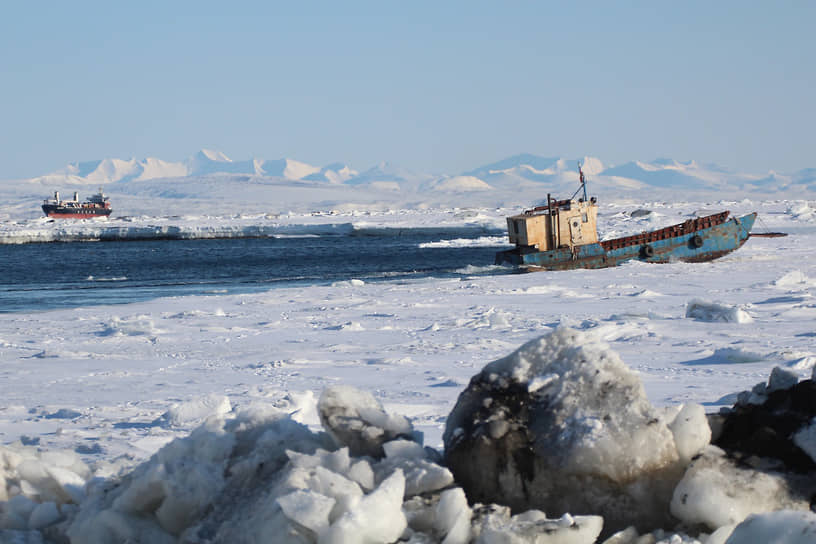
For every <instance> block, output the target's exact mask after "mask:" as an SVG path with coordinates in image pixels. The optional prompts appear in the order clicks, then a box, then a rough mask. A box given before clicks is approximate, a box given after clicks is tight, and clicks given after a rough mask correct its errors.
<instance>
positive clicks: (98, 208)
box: [42, 187, 113, 219]
mask: <svg viewBox="0 0 816 544" xmlns="http://www.w3.org/2000/svg"><path fill="white" fill-rule="evenodd" d="M42 210H43V212H45V215H47V216H48V217H54V218H57V219H91V218H94V217H107V216H109V215H110V214H111V212H112V211H113V210H112V209H111V204H110V200H109V199H108V197H107V196H105V194H104V193H103V192H102V187H100V188H99V192H98V193H97V194H95V195H92V196H91V197H90V198H89V199H88V200H86V201H85V202H80V201H79V193H77V192H74V199H73V200H60V196H59V191H54V198H48V199H46V200H45V201H43V205H42Z"/></svg>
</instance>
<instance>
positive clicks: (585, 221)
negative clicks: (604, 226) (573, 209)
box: [581, 214, 589, 223]
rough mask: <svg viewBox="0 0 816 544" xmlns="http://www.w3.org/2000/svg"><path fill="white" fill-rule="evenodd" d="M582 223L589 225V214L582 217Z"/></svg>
mask: <svg viewBox="0 0 816 544" xmlns="http://www.w3.org/2000/svg"><path fill="white" fill-rule="evenodd" d="M581 221H583V222H584V223H589V216H588V215H587V214H584V215H582V216H581Z"/></svg>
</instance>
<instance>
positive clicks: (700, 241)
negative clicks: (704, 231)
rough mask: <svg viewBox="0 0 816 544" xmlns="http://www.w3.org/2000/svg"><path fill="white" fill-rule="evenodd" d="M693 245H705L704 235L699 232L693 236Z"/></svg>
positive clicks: (695, 246)
mask: <svg viewBox="0 0 816 544" xmlns="http://www.w3.org/2000/svg"><path fill="white" fill-rule="evenodd" d="M691 247H694V248H697V247H703V237H702V236H700V235H699V234H695V235H694V236H692V237H691Z"/></svg>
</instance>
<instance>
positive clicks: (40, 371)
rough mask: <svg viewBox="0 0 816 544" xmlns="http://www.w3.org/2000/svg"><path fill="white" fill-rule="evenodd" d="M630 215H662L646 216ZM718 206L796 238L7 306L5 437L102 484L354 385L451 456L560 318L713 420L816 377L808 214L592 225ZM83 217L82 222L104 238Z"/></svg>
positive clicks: (619, 227) (493, 218) (660, 398)
mask: <svg viewBox="0 0 816 544" xmlns="http://www.w3.org/2000/svg"><path fill="white" fill-rule="evenodd" d="M635 209H649V210H652V213H651V214H648V215H643V216H641V217H637V218H633V217H631V212H632V211H633V210H635ZM720 209H730V210H731V211H732V213H734V214H741V213H747V212H751V211H758V212H759V217H760V221H759V222H758V224H757V228H755V231H762V230H764V229H767V230H770V231H783V232H787V233H789V236H787V237H783V238H752V239H750V240H749V241H748V242H747V243H746V245H745V246H744V247H742V248H741V249H739V250H738V251H736V252H734V253H732V254H730V255H728V256H726V257H724V258H721V259H719V260H716V261H713V262H710V263H697V264H687V263H673V264H668V265H649V264H643V263H639V262H632V263H627V264H626V265H623V266H620V267H617V268H611V269H604V270H577V271H569V272H536V273H529V274H507V273H498V274H495V275H476V273H477V272H484V271H485V270H490V269H491V267H492V265H490V264H489V263H486V264H485V268H484V269H479V270H475V269H474V270H472V271H465V272H466V275H465V276H464V277H463V278H461V279H444V280H442V279H434V278H429V279H424V280H415V281H397V282H383V283H366V282H363V281H360V280H357V279H354V278H349V280H348V281H340V282H337V283H335V284H332V285H328V286H325V285H324V286H312V287H304V288H278V289H273V290H270V291H268V292H264V293H258V294H249V295H229V296H226V295H214V296H204V297H179V298H163V299H157V300H153V301H149V302H140V303H132V304H127V305H117V306H90V307H83V308H77V309H73V310H58V311H42V312H30V313H13V314H0V373H2V384H3V387H2V394H3V403H2V406H0V440H1V441H2V443H3V444H6V445H10V446H11V447H13V448H19V447H21V446H35V447H36V448H38V449H39V450H40V451H42V452H51V451H53V452H58V451H63V450H70V451H73V452H76V453H77V454H79V457H80V458H81V459H82V460H83V461H84V462H85V463H87V465H88V466H89V467H90V469H91V471H92V474H93V475H95V476H97V477H100V478H106V477H112V476H114V475H116V474H119V473H123V472H126V471H127V470H128V469H130V468H131V467H133V466H135V465H137V464H138V463H140V462H143V461H145V460H147V459H148V458H150V456H151V455H153V454H155V453H156V452H157V451H158V450H159V449H160V448H161V447H162V446H164V445H166V444H168V443H169V442H170V441H172V440H173V439H174V438H178V437H185V436H187V435H189V434H190V432H191V431H192V430H193V429H195V428H196V427H198V426H199V425H200V424H201V423H202V422H203V421H204V420H205V419H206V418H207V417H208V416H212V415H222V416H223V415H228V414H230V413H235V412H237V411H239V410H241V409H244V408H247V407H250V406H255V405H257V404H258V403H262V404H270V405H274V406H276V407H278V408H282V409H284V410H286V411H289V412H291V413H293V414H294V415H293V418H294V419H295V420H296V421H299V422H302V423H305V424H307V425H309V426H310V428H312V429H313V430H315V431H317V430H319V428H320V421H319V419H318V416H317V412H316V402H317V399H318V397H319V396H320V394H321V392H322V391H323V390H324V389H325V388H326V387H329V386H335V385H351V386H354V387H357V388H359V389H362V390H364V391H367V392H370V393H371V394H373V395H374V397H375V398H376V399H378V400H379V401H380V402H381V403H382V404H383V405H384V406H385V407H386V409H387V410H389V411H392V412H395V413H399V414H403V415H405V416H407V417H408V418H409V419H410V420H411V421H412V423H413V425H414V427H415V429H417V430H419V431H421V432H422V433H423V434H424V437H425V445H427V446H431V447H434V448H437V449H441V447H442V433H443V431H444V425H445V420H446V417H447V415H448V414H449V413H450V411H451V409H452V408H453V406H454V404H455V402H456V399H457V397H458V395H459V393H460V392H461V391H462V390H463V389H464V387H465V386H466V385H467V383H468V381H469V380H470V378H471V376H473V375H474V374H476V373H478V372H479V371H480V369H481V368H482V367H483V366H484V365H485V364H487V363H489V362H491V361H493V360H495V359H497V358H500V357H503V356H505V355H507V354H508V353H510V352H512V351H514V350H515V349H516V348H517V347H518V346H520V345H521V344H523V343H525V342H527V341H529V340H532V339H534V338H537V337H540V336H542V335H543V334H546V333H547V332H549V331H552V330H553V329H554V328H556V327H558V326H567V327H570V328H573V329H579V330H582V331H584V332H588V333H590V334H591V335H594V337H595V338H597V339H599V340H601V341H602V342H605V343H608V344H609V346H610V347H611V348H612V349H613V350H614V351H616V352H618V353H619V354H620V356H621V357H622V359H623V361H624V362H625V363H626V364H627V365H628V366H629V367H631V368H632V369H634V370H636V371H637V372H638V373H639V375H640V377H641V379H642V381H643V383H644V385H645V389H646V392H647V395H648V397H649V399H650V400H651V401H652V403H654V404H655V405H657V406H670V405H679V404H682V403H687V402H695V403H700V404H702V405H704V406H705V407H706V409H707V410H708V411H710V412H715V411H717V410H719V408H720V406H730V405H732V404H733V402H734V400H735V396H736V393H738V392H739V391H742V390H746V389H750V388H751V387H752V386H753V385H754V384H756V383H758V382H763V381H765V380H766V379H767V377H768V375H769V374H770V372H771V370H772V369H773V368H774V367H776V366H782V367H784V368H786V369H789V370H791V371H793V372H795V373H797V374H798V375H800V376H801V377H802V378H806V377H810V375H811V372H812V369H813V367H814V365H816V348H814V338H816V327H815V326H814V324H816V300H814V297H813V294H814V290H816V256H814V252H813V247H814V245H816V223H814V209H813V207H812V206H811V205H810V204H808V202H807V201H783V200H779V201H749V200H743V201H740V202H722V201H710V202H683V203H678V204H666V203H654V202H652V203H648V202H647V203H632V202H631V201H629V202H623V203H615V202H611V203H609V204H608V205H606V206H605V207H602V215H601V219H600V221H599V223H600V224H601V235H602V237H605V238H609V237H613V236H619V235H623V234H625V233H627V232H632V231H635V232H636V231H639V230H645V229H650V228H653V227H659V226H664V225H667V224H672V223H677V222H681V221H683V220H685V219H686V218H688V217H690V216H692V215H693V214H695V213H703V212H708V211H717V210H720ZM505 211H506V210H497V209H491V208H478V207H477V208H473V209H469V210H468V209H466V210H462V209H456V210H454V209H443V210H437V212H436V213H437V215H434V213H433V212H430V211H427V210H426V211H422V212H418V211H414V212H410V213H409V212H406V213H404V214H395V213H393V212H390V213H384V214H378V213H371V214H366V216H365V217H364V218H363V219H362V220H361V219H360V218H359V217H355V218H352V219H351V220H350V222H352V223H354V222H355V221H364V222H365V225H366V226H367V228H376V227H377V226H378V225H379V226H388V225H389V223H393V222H394V221H395V219H394V217H395V216H398V224H399V225H400V226H401V227H410V226H412V225H411V221H412V218H413V221H414V223H413V226H417V227H422V226H427V225H429V224H434V223H438V221H437V219H439V218H445V219H439V221H443V220H444V221H450V222H451V223H452V224H455V222H456V219H457V218H458V220H460V221H461V222H463V223H467V222H468V221H473V220H474V218H475V221H476V222H478V223H481V224H485V225H489V226H491V228H495V227H496V226H497V225H501V224H502V222H503V213H504V212H505ZM636 215H637V214H636ZM307 217H310V219H308V218H307ZM301 219H302V221H300V222H299V221H297V217H295V219H289V221H290V222H292V223H301V224H303V225H308V224H311V223H314V222H318V223H324V224H331V223H332V222H335V221H336V222H338V223H342V222H343V221H344V218H342V217H341V218H340V220H338V218H337V217H334V216H333V215H332V214H326V215H323V216H321V215H314V214H312V215H311V216H305V215H304V216H303V217H302V218H301ZM193 221H194V220H193ZM227 222H229V221H227ZM137 223H138V221H137ZM21 225H22V227H21ZM89 225H90V226H86V227H82V228H89V229H93V228H97V224H96V223H93V224H90V223H89ZM13 228H17V229H18V230H20V229H21V228H22V229H23V230H25V229H27V228H30V222H28V223H27V222H25V221H23V222H22V223H18V224H17V226H16V227H12V230H13ZM236 228H238V227H236ZM241 228H243V227H241ZM446 243H450V242H446ZM476 243H486V244H490V243H497V242H496V240H493V239H486V240H485V239H481V240H479V241H477V242H476ZM499 243H500V242H499ZM499 271H500V272H505V271H501V270H499ZM468 273H472V274H474V275H472V276H470V275H468Z"/></svg>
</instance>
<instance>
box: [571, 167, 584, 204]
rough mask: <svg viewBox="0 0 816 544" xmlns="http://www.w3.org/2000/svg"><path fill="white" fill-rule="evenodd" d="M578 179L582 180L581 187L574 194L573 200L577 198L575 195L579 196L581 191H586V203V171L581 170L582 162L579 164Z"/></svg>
mask: <svg viewBox="0 0 816 544" xmlns="http://www.w3.org/2000/svg"><path fill="white" fill-rule="evenodd" d="M578 179H580V180H581V185H580V186H579V187H578V189H577V190H576V191H575V192H574V193H573V194H572V198H575V195H577V194H578V192H579V191H581V189H583V190H584V198H583V201H584V202H586V201H587V191H586V180H585V179H584V171H583V170H582V169H581V163H580V162H579V163H578ZM572 198H571V199H570V200H572Z"/></svg>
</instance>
